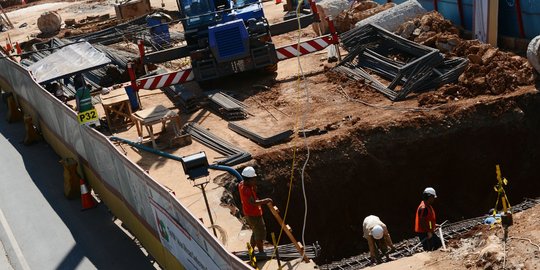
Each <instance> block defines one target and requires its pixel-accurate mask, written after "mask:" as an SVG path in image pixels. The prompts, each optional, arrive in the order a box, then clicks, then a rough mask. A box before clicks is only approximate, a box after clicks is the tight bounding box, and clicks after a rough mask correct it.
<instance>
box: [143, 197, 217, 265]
mask: <svg viewBox="0 0 540 270" xmlns="http://www.w3.org/2000/svg"><path fill="white" fill-rule="evenodd" d="M150 203H151V205H152V209H153V211H154V216H155V220H156V225H157V227H158V229H159V230H158V231H159V239H160V240H161V244H163V246H164V247H165V248H167V250H169V251H170V252H171V253H172V254H173V255H174V256H175V257H176V258H177V259H178V261H180V263H181V264H182V265H183V266H184V267H185V268H186V269H207V270H213V269H215V270H219V267H218V266H217V265H216V264H215V263H214V261H213V260H212V259H211V258H210V256H209V255H208V253H206V252H205V251H204V250H203V249H202V248H201V247H200V246H199V244H198V243H197V242H195V240H194V239H193V238H192V237H191V236H190V235H189V234H188V233H187V232H186V230H184V228H182V226H181V225H180V224H178V222H176V221H175V220H174V219H173V218H172V217H171V216H170V215H169V214H168V213H167V212H166V211H165V209H163V208H161V206H159V205H158V204H157V203H156V202H154V201H153V200H150Z"/></svg>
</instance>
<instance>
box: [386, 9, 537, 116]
mask: <svg viewBox="0 0 540 270" xmlns="http://www.w3.org/2000/svg"><path fill="white" fill-rule="evenodd" d="M397 34H400V35H401V36H403V37H405V38H408V39H410V40H413V41H415V42H418V43H420V44H423V45H426V46H430V47H433V48H437V49H439V50H440V51H441V52H443V53H445V54H446V57H447V58H452V57H463V58H466V59H468V60H469V65H468V67H467V68H466V70H465V72H464V73H463V74H462V75H461V76H460V77H459V80H458V82H457V83H456V84H451V85H444V86H441V87H440V88H439V89H437V90H436V91H431V92H429V93H426V94H423V95H421V96H420V105H421V106H429V105H433V104H441V103H446V102H448V101H449V100H456V99H461V98H468V97H475V96H478V95H485V94H487V95H498V94H501V93H507V92H512V91H515V90H516V89H517V88H518V86H522V85H531V84H533V83H534V81H535V79H536V73H535V72H534V70H533V68H532V66H531V65H530V64H529V62H528V61H527V58H525V57H521V56H518V55H515V54H514V53H511V52H504V51H501V50H499V49H498V48H494V47H493V46H491V45H489V44H483V43H481V42H479V41H478V40H464V39H463V38H461V37H460V36H459V30H458V29H457V28H456V27H455V26H453V25H452V23H451V22H450V21H449V20H445V19H444V18H443V17H442V16H441V14H439V13H437V12H435V11H433V12H430V13H427V14H425V15H423V16H421V17H418V18H416V19H414V20H412V21H409V22H405V23H403V24H402V25H401V26H400V28H399V29H398V31H397Z"/></svg>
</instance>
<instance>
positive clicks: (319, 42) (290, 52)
mask: <svg viewBox="0 0 540 270" xmlns="http://www.w3.org/2000/svg"><path fill="white" fill-rule="evenodd" d="M332 44H336V42H334V39H333V38H332V36H331V35H327V36H322V37H319V38H315V39H312V40H308V41H304V42H300V44H299V46H298V44H293V45H288V46H285V47H281V48H277V49H276V53H277V57H278V59H279V60H280V61H281V60H285V59H289V58H293V57H296V56H299V55H305V54H310V53H312V52H316V51H320V50H322V49H324V48H326V47H328V46H330V45H332Z"/></svg>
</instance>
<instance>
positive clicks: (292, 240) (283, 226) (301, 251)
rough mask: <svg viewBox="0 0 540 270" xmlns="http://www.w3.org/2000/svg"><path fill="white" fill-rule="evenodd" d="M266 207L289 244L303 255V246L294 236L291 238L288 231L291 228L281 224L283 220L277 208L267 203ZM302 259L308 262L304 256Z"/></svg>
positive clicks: (290, 233)
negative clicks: (287, 238)
mask: <svg viewBox="0 0 540 270" xmlns="http://www.w3.org/2000/svg"><path fill="white" fill-rule="evenodd" d="M267 205H268V208H269V209H270V212H272V214H273V215H274V217H275V218H276V220H277V222H278V223H279V224H280V225H281V228H282V229H283V231H284V232H285V234H286V235H287V236H288V237H289V239H290V240H291V242H292V243H293V244H294V246H295V247H296V249H297V250H298V253H300V254H304V246H303V245H302V243H300V242H298V241H296V238H294V236H293V234H292V232H291V229H290V228H291V227H289V225H287V224H285V222H283V219H282V218H281V216H280V215H279V209H278V208H277V206H274V205H272V204H271V203H269V204H267ZM303 259H304V261H305V262H309V258H308V257H307V256H306V255H305V254H304V258H303Z"/></svg>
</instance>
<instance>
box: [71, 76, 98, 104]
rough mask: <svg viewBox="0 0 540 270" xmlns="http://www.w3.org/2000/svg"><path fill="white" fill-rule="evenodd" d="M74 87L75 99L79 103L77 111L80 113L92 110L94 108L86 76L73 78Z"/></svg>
mask: <svg viewBox="0 0 540 270" xmlns="http://www.w3.org/2000/svg"><path fill="white" fill-rule="evenodd" d="M73 85H74V86H75V91H76V92H75V99H76V102H77V111H78V112H79V113H81V112H85V111H88V110H91V109H93V108H94V106H93V105H92V96H91V95H90V87H88V85H86V82H85V81H84V76H83V75H82V74H80V73H78V74H77V75H75V77H74V78H73Z"/></svg>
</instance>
